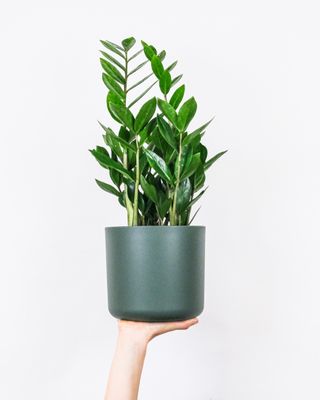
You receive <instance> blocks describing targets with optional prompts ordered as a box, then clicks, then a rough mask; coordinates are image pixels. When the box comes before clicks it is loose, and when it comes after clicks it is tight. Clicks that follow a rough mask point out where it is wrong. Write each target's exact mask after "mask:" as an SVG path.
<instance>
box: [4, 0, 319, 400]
mask: <svg viewBox="0 0 320 400" xmlns="http://www.w3.org/2000/svg"><path fill="white" fill-rule="evenodd" d="M318 15H319V8H318V5H317V2H316V1H314V2H313V1H304V2H302V1H301V2H298V1H289V0H286V1H285V0H283V1H279V0H270V1H268V2H262V1H254V0H251V1H250V0H244V1H241V2H240V1H236V0H229V1H228V0H227V1H226V0H224V1H214V0H213V1H210V2H209V1H208V2H206V1H197V2H193V3H187V2H177V1H176V2H173V1H163V2H150V1H146V0H144V1H140V2H107V1H98V0H91V1H90V2H89V1H88V2H84V1H79V0H78V1H72V0H69V1H62V0H56V1H52V2H49V1H37V0H30V1H28V2H25V1H22V0H20V1H19V0H17V1H15V2H9V1H8V2H6V4H4V3H2V5H1V12H0V58H1V62H0V66H1V74H0V97H1V104H0V110H1V111H0V112H1V121H0V124H1V126H0V129H1V146H0V149H1V150H0V151H1V156H0V171H1V197H0V198H1V211H0V212H1V215H0V217H1V219H0V221H1V224H0V226H1V255H0V257H1V271H0V312H1V316H0V325H1V329H0V337H1V341H0V398H1V399H3V400H18V399H26V400H43V399H46V400H53V399H59V400H73V399H79V400H80V399H83V400H87V399H101V398H102V394H103V390H104V385H105V381H106V376H107V371H108V367H109V364H110V360H111V356H112V353H113V346H114V342H115V338H116V324H115V321H114V320H113V319H112V318H111V317H110V316H109V315H108V314H107V311H106V282H105V265H104V263H105V258H104V257H105V256H104V236H103V235H104V233H103V228H104V226H106V225H123V224H125V216H124V214H123V211H122V209H120V208H119V207H118V205H117V203H116V202H115V201H114V199H113V198H110V197H109V196H107V195H106V194H103V192H101V191H100V190H99V189H98V188H97V187H96V186H95V183H94V181H93V178H95V177H102V171H101V168H99V166H97V165H96V163H95V161H94V160H93V159H92V157H90V155H89V153H88V151H87V149H88V148H91V147H93V146H95V145H96V144H97V143H99V142H100V143H101V130H100V129H99V127H98V125H97V123H96V120H97V119H100V120H102V121H103V120H104V121H106V112H105V103H104V102H105V100H104V97H105V89H104V87H103V84H102V83H101V81H100V73H101V71H100V66H99V62H98V49H99V42H98V40H99V39H101V38H108V39H110V40H113V41H120V40H121V39H122V38H124V37H127V36H130V35H134V36H136V37H137V38H139V39H144V40H146V41H148V42H151V43H153V44H155V45H157V46H158V47H163V48H165V49H166V50H167V51H168V54H169V58H170V59H171V60H172V61H173V60H174V59H175V58H177V59H178V60H179V68H178V69H179V71H181V72H183V73H184V81H185V83H186V84H187V88H188V94H189V95H195V97H196V99H197V100H198V104H199V113H198V118H197V124H201V123H202V122H204V121H206V120H207V119H209V118H210V117H211V116H212V115H213V114H214V115H215V116H216V119H215V122H214V124H213V125H212V127H211V128H210V129H208V132H207V135H206V143H207V145H208V146H209V147H210V149H211V151H212V153H214V152H215V151H218V150H223V149H226V148H227V149H229V150H230V151H229V153H228V155H227V156H226V157H225V158H224V159H223V160H221V161H219V163H217V165H216V167H215V168H214V169H213V170H212V172H211V173H210V177H209V184H210V189H209V190H208V192H207V194H206V196H205V198H204V199H203V201H202V210H201V212H200V214H198V217H197V223H198V224H206V225H207V276H206V278H207V279H206V309H205V312H204V313H203V315H202V317H201V320H200V324H199V325H198V326H197V327H196V328H193V329H192V330H190V331H189V332H187V333H182V332H176V333H172V334H170V335H167V336H165V337H161V338H158V339H156V340H155V341H154V342H153V343H152V344H151V346H150V349H149V353H148V358H147V362H146V368H145V371H144V376H143V382H142V388H141V396H140V398H141V399H142V400H147V399H148V400H149V399H153V400H160V399H161V400H162V399H174V400H195V399H201V400H270V399H272V400H283V399H290V400H298V399H299V400H300V399H308V400H313V399H319V398H320V388H319V381H318V378H319V362H320V349H319V336H320V318H319V305H320V294H319V289H318V286H319V279H320V272H319V267H320V263H319V258H320V257H319V222H320V218H319V209H318V207H319V203H320V184H319V167H320V165H319V145H320V139H319V117H318V114H319V92H320V84H319V83H320V82H319V70H320V65H319V64H320V62H319V61H320V60H319V33H320V29H319V23H318Z"/></svg>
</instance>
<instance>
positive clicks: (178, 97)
mask: <svg viewBox="0 0 320 400" xmlns="http://www.w3.org/2000/svg"><path fill="white" fill-rule="evenodd" d="M184 92H185V85H181V86H179V87H178V89H176V90H175V92H174V93H173V95H172V96H171V99H170V101H169V103H170V104H171V105H172V107H173V108H174V109H175V110H176V109H177V108H178V107H179V105H180V103H181V101H182V99H183V96H184Z"/></svg>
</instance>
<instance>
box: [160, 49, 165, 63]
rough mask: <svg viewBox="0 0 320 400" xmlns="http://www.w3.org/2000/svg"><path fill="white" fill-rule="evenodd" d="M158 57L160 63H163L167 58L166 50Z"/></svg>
mask: <svg viewBox="0 0 320 400" xmlns="http://www.w3.org/2000/svg"><path fill="white" fill-rule="evenodd" d="M158 57H159V58H160V61H163V60H164V59H165V58H166V52H165V50H162V51H160V53H159V54H158Z"/></svg>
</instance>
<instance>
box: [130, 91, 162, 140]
mask: <svg viewBox="0 0 320 400" xmlns="http://www.w3.org/2000/svg"><path fill="white" fill-rule="evenodd" d="M156 107H157V100H156V98H155V97H153V98H152V99H151V100H148V101H147V102H146V103H145V104H144V105H143V106H142V107H141V108H140V111H139V112H138V115H137V117H136V120H135V123H134V130H135V132H140V131H141V130H142V129H143V128H144V127H145V126H146V125H147V123H148V122H149V121H150V120H151V118H152V117H153V114H154V112H155V110H156Z"/></svg>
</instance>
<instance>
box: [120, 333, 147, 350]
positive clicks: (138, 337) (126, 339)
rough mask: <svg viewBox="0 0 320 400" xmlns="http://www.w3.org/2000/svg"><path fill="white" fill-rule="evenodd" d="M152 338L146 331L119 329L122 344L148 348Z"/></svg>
mask: <svg viewBox="0 0 320 400" xmlns="http://www.w3.org/2000/svg"><path fill="white" fill-rule="evenodd" d="M149 341H150V339H149V338H148V336H147V335H146V334H145V332H140V331H136V330H134V329H122V328H120V329H119V334H118V343H119V344H120V345H122V346H126V347H128V346H131V347H135V348H137V349H141V350H146V348H147V345H148V343H149Z"/></svg>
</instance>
